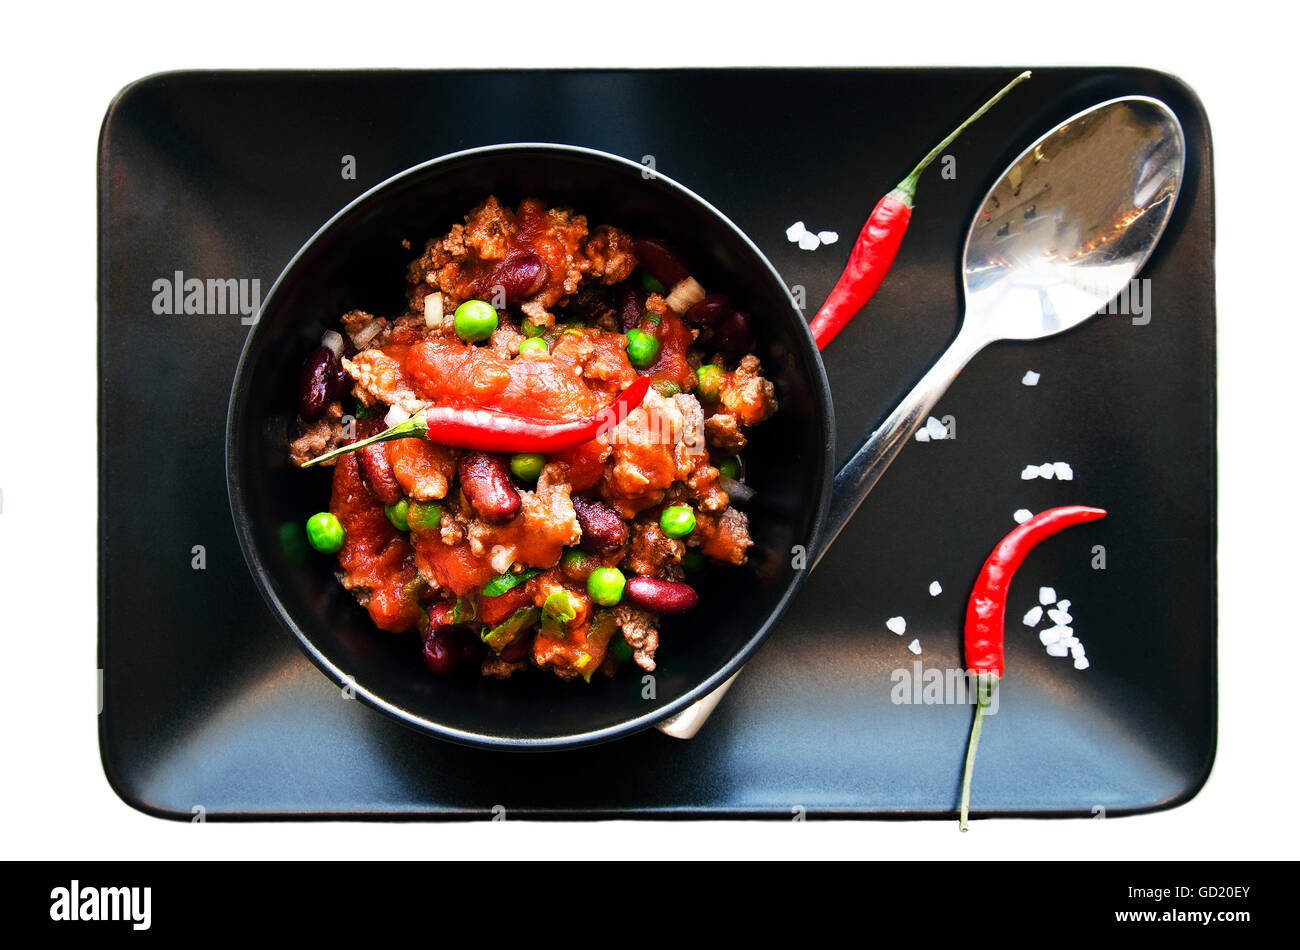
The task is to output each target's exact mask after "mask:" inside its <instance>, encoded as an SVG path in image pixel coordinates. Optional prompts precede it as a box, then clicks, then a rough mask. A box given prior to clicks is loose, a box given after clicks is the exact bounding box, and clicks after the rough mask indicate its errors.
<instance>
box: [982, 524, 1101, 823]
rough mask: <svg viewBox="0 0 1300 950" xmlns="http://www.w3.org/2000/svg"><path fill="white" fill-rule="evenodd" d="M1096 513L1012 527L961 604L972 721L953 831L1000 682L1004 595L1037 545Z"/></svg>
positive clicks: (1004, 615) (990, 556)
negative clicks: (972, 676) (972, 701)
mask: <svg viewBox="0 0 1300 950" xmlns="http://www.w3.org/2000/svg"><path fill="white" fill-rule="evenodd" d="M1105 516H1106V512H1105V511H1104V510H1102V509H1101V508H1086V507H1084V506H1082V505H1067V506H1065V507H1062V508H1049V509H1048V510H1047V511H1043V512H1040V513H1039V514H1037V515H1035V516H1034V517H1032V518H1030V519H1029V520H1028V521H1026V522H1025V523H1024V524H1021V525H1017V526H1016V527H1015V528H1014V529H1013V530H1012V531H1011V532H1010V533H1008V534H1007V536H1006V537H1005V538H1003V539H1002V540H1001V541H999V542H998V545H997V547H995V548H994V549H993V553H992V554H990V555H989V556H988V560H986V561H985V562H984V567H983V568H981V570H980V574H979V578H978V579H977V580H976V581H975V589H974V590H973V591H971V595H970V600H969V601H968V602H967V604H966V630H965V653H966V665H967V667H968V668H969V669H970V671H971V672H972V673H974V674H975V681H976V687H975V690H976V696H975V700H976V702H975V720H974V723H973V724H972V725H971V732H970V742H969V743H968V744H967V747H966V765H965V768H964V770H963V774H962V783H961V815H960V818H959V819H958V826H959V827H960V828H961V830H962V831H965V830H966V819H967V815H968V812H969V808H970V782H971V774H972V772H973V770H974V766H975V750H976V749H977V748H979V742H980V731H981V729H982V727H983V725H984V710H985V709H986V708H987V707H988V705H989V703H990V702H991V701H992V699H993V693H994V691H995V690H996V689H997V688H998V683H999V682H1000V681H1001V679H1002V673H1003V666H1004V656H1003V638H1004V633H1003V631H1004V629H1005V621H1006V614H1007V591H1008V590H1009V588H1010V587H1011V578H1012V577H1013V576H1015V573H1016V570H1017V568H1019V567H1020V565H1021V564H1022V563H1024V560H1025V556H1026V555H1027V554H1028V553H1029V552H1030V551H1031V550H1033V549H1034V547H1036V546H1037V545H1038V543H1039V542H1040V541H1043V540H1044V539H1046V538H1050V537H1051V536H1052V535H1054V534H1056V533H1057V532H1058V531H1062V530H1064V529H1066V528H1068V527H1070V525H1074V524H1080V523H1081V522H1084V521H1094V520H1096V519H1097V518H1104V517H1105Z"/></svg>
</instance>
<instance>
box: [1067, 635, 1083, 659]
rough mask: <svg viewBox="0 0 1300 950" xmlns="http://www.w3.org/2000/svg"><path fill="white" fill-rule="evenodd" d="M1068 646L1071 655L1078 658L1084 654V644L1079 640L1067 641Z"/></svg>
mask: <svg viewBox="0 0 1300 950" xmlns="http://www.w3.org/2000/svg"><path fill="white" fill-rule="evenodd" d="M1066 646H1068V647H1069V648H1070V656H1072V657H1074V658H1075V659H1076V660H1077V659H1078V658H1079V657H1081V656H1083V644H1082V643H1080V642H1079V641H1078V640H1075V641H1074V642H1073V643H1067V644H1066Z"/></svg>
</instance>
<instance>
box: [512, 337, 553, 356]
mask: <svg viewBox="0 0 1300 950" xmlns="http://www.w3.org/2000/svg"><path fill="white" fill-rule="evenodd" d="M549 352H551V350H550V347H548V346H547V345H546V341H545V340H543V339H542V338H541V337H539V336H535V337H531V338H529V339H527V340H524V342H522V343H520V344H519V355H520V356H545V355H546V354H547V353H549Z"/></svg>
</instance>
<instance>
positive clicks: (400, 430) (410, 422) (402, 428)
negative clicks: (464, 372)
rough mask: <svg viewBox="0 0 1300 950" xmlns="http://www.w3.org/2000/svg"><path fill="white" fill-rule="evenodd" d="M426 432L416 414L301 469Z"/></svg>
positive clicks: (339, 448) (307, 462) (419, 436)
mask: <svg viewBox="0 0 1300 950" xmlns="http://www.w3.org/2000/svg"><path fill="white" fill-rule="evenodd" d="M426 431H427V429H426V428H425V425H424V413H422V412H417V413H416V414H415V415H413V416H411V418H409V419H405V420H403V421H401V422H399V423H397V425H395V426H389V427H388V428H387V429H385V430H384V431H383V432H380V433H378V434H377V435H372V436H371V437H370V438H368V439H362V440H361V441H360V442H349V443H348V444H347V445H342V446H339V447H338V448H337V449H333V450H332V451H329V452H326V453H325V454H324V455H318V456H316V457H315V458H314V459H310V460H308V461H306V462H303V463H302V467H303V468H311V467H312V466H313V465H318V464H320V463H321V462H328V461H329V460H330V459H334V458H338V457H339V456H340V455H346V454H347V453H349V452H355V451H356V450H357V449H363V448H365V447H366V446H367V445H374V444H375V443H376V442H389V441H392V440H393V439H418V438H421V437H423V436H424V434H425V432H426Z"/></svg>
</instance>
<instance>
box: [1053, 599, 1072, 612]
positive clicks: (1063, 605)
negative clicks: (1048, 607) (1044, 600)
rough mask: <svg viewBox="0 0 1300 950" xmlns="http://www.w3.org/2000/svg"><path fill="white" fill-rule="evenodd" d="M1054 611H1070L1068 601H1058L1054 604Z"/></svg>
mask: <svg viewBox="0 0 1300 950" xmlns="http://www.w3.org/2000/svg"><path fill="white" fill-rule="evenodd" d="M1056 609H1057V610H1066V611H1068V610H1069V609H1070V602H1069V601H1068V600H1058V601H1057V602H1056Z"/></svg>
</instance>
